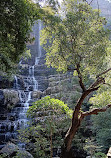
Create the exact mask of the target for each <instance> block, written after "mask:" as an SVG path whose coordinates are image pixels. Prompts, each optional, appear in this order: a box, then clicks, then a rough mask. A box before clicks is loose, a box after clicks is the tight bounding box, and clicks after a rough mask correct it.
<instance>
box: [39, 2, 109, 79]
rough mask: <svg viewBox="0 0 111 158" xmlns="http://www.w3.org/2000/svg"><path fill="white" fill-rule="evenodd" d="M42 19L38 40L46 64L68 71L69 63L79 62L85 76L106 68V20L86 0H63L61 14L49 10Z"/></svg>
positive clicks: (107, 36) (107, 32)
mask: <svg viewBox="0 0 111 158" xmlns="http://www.w3.org/2000/svg"><path fill="white" fill-rule="evenodd" d="M64 10H65V11H64ZM50 12H51V11H50ZM44 21H45V25H46V27H45V28H44V29H43V31H42V35H41V44H43V45H44V49H45V50H46V51H47V55H46V64H47V65H48V66H52V67H54V68H56V69H57V70H58V71H67V69H68V68H69V66H71V67H76V66H77V64H80V65H81V72H82V74H83V75H84V76H86V74H89V73H90V74H93V75H96V74H97V72H100V71H101V70H103V69H104V68H105V66H104V64H103V62H104V59H105V57H106V56H107V50H106V48H107V47H109V45H110V42H109V31H108V30H105V29H104V27H103V25H104V24H106V20H105V18H103V17H101V16H98V12H97V11H96V10H93V9H92V8H91V6H89V5H88V4H87V3H86V2H85V1H84V2H83V1H82V0H80V1H79V3H78V2H77V1H76V0H74V1H71V0H67V1H64V4H63V10H62V9H61V12H60V14H59V13H58V16H56V15H54V13H53V11H52V13H50V18H49V19H48V20H47V19H46V20H44ZM49 43H50V44H49Z"/></svg>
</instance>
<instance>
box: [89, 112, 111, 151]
mask: <svg viewBox="0 0 111 158" xmlns="http://www.w3.org/2000/svg"><path fill="white" fill-rule="evenodd" d="M92 120H93V131H94V132H95V133H96V141H97V143H98V144H99V145H100V146H102V148H101V150H102V151H103V152H107V151H108V149H109V147H110V146H111V128H110V127H111V109H109V110H107V111H106V112H104V113H99V114H98V115H97V116H96V117H95V116H93V117H92Z"/></svg>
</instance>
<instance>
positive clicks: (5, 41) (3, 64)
mask: <svg viewBox="0 0 111 158" xmlns="http://www.w3.org/2000/svg"><path fill="white" fill-rule="evenodd" d="M39 18H40V7H39V6H38V4H34V3H33V2H32V1H31V0H8V1H7V0H1V1H0V21H1V24H0V44H1V45H0V71H2V72H6V73H12V71H13V70H14V68H15V69H16V64H18V63H19V61H20V59H21V57H23V56H27V52H26V44H27V42H28V41H31V40H32V39H30V32H31V27H32V25H33V24H34V22H35V20H37V19H39Z"/></svg>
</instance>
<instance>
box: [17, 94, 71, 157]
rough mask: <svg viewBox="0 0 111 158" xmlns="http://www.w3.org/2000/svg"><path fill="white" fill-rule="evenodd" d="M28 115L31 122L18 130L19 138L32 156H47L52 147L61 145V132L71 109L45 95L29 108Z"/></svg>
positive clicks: (67, 124)
mask: <svg viewBox="0 0 111 158" xmlns="http://www.w3.org/2000/svg"><path fill="white" fill-rule="evenodd" d="M28 116H29V117H30V118H31V122H30V123H29V127H27V128H26V129H24V130H23V129H22V130H21V131H20V137H21V140H22V141H23V142H26V144H27V148H28V150H30V151H31V152H32V154H33V155H34V156H37V157H41V158H48V157H49V154H50V152H51V150H52V149H53V148H57V147H60V146H61V145H62V143H63V138H62V133H64V132H66V131H67V129H68V126H69V123H70V121H69V120H70V117H71V116H72V110H70V109H69V108H68V107H67V105H66V104H64V103H63V102H62V101H60V100H58V99H54V98H50V97H49V96H47V97H44V98H42V99H41V100H38V101H36V102H35V103H34V104H33V106H31V107H30V108H29V110H28ZM51 148H52V149H51Z"/></svg>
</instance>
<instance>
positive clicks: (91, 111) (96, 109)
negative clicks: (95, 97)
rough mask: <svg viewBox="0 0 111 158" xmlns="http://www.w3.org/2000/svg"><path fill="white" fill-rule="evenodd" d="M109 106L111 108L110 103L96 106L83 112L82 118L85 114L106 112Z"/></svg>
mask: <svg viewBox="0 0 111 158" xmlns="http://www.w3.org/2000/svg"><path fill="white" fill-rule="evenodd" d="M108 108H111V104H108V105H107V106H104V107H102V108H95V109H92V110H90V111H87V112H81V116H80V118H81V119H83V118H84V117H85V116H89V115H98V113H99V112H105V111H106V110H107V109H108Z"/></svg>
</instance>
